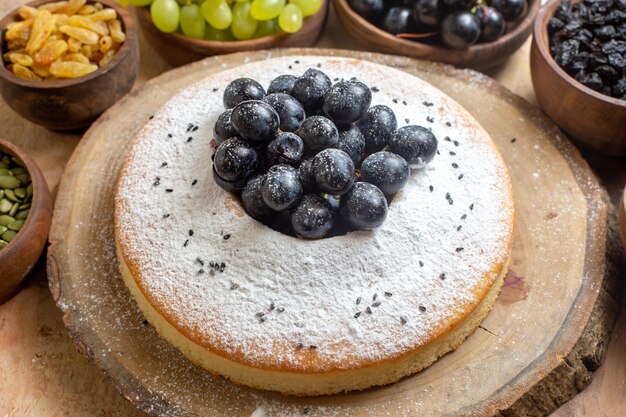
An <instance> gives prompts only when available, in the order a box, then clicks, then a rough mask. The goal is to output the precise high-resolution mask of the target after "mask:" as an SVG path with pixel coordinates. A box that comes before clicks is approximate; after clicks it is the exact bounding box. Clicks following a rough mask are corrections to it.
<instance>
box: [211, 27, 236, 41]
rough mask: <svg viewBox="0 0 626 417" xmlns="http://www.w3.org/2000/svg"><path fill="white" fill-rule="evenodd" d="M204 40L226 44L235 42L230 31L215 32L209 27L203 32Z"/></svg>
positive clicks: (215, 30)
mask: <svg viewBox="0 0 626 417" xmlns="http://www.w3.org/2000/svg"><path fill="white" fill-rule="evenodd" d="M204 39H206V40H207V41H218V42H227V41H232V40H235V38H234V37H233V34H232V33H231V32H230V30H228V29H226V30H217V29H215V28H214V27H212V26H211V25H207V27H206V31H205V32H204Z"/></svg>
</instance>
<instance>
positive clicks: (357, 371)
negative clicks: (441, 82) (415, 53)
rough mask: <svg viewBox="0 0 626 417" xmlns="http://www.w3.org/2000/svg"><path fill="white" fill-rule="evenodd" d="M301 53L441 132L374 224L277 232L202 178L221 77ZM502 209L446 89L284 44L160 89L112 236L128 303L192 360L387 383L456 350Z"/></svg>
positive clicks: (466, 118)
mask: <svg viewBox="0 0 626 417" xmlns="http://www.w3.org/2000/svg"><path fill="white" fill-rule="evenodd" d="M311 67H313V68H320V69H322V70H323V71H324V72H325V73H326V74H328V75H329V76H330V78H331V79H334V80H338V79H350V78H351V77H355V76H356V77H358V79H359V80H361V81H363V82H364V83H366V84H367V85H369V86H370V87H371V88H372V91H373V99H372V105H374V104H385V105H387V106H389V107H391V108H392V109H393V110H394V112H395V114H396V116H397V119H398V126H403V125H406V124H409V123H410V124H418V125H421V126H425V127H427V128H430V129H432V132H433V133H434V134H435V135H436V137H437V138H438V139H439V145H438V151H437V155H436V157H435V158H434V160H433V161H432V162H430V163H429V164H428V166H427V167H425V168H422V169H415V170H412V173H411V175H410V179H409V182H408V184H407V185H406V187H405V188H404V189H403V190H402V191H400V192H398V193H397V194H396V195H395V196H394V198H393V201H392V202H391V204H390V205H389V210H388V215H387V219H386V221H385V223H384V224H382V225H381V226H380V227H378V228H376V229H374V230H371V231H353V232H350V233H347V234H344V235H339V236H333V237H331V238H326V239H319V240H303V239H298V238H296V237H292V236H288V235H286V234H283V233H280V232H279V231H276V230H273V229H272V228H269V227H267V226H266V225H264V224H262V223H260V222H258V221H256V220H254V219H253V218H252V217H250V216H248V215H247V214H246V213H245V211H244V209H243V208H242V206H241V204H240V202H239V200H238V199H237V198H236V197H235V196H233V195H232V194H230V193H228V192H226V191H224V190H223V189H221V188H220V187H219V186H218V185H217V184H216V183H215V182H214V180H213V177H212V159H211V156H212V154H213V153H214V152H215V149H214V146H212V143H211V138H212V128H213V125H214V124H215V121H216V119H217V117H218V116H219V114H220V113H222V111H223V110H224V108H223V104H222V94H223V91H224V89H225V87H226V86H227V85H228V84H229V83H230V82H231V81H232V80H234V79H237V78H240V77H250V78H254V79H256V80H258V81H259V82H260V83H261V84H262V85H265V86H267V85H268V84H269V82H270V81H271V80H272V79H273V78H275V77H277V76H279V75H281V74H294V75H300V74H302V73H303V72H304V71H305V70H307V69H308V68H311ZM513 215H514V214H513V198H512V190H511V184H510V180H509V177H508V173H507V169H506V167H505V165H504V162H503V160H502V158H501V156H500V154H499V153H498V151H497V149H496V148H495V146H494V144H493V142H492V140H491V139H490V137H489V136H488V134H487V133H486V132H485V131H484V129H483V128H482V127H481V126H480V125H479V124H478V123H477V122H476V121H475V120H474V119H473V118H472V117H471V116H470V115H469V114H468V113H467V111H465V110H464V109H463V108H462V107H461V106H459V105H458V104H457V103H456V102H455V101H453V100H452V99H451V98H449V97H447V96H446V95H445V94H443V93H442V92H441V91H439V90H437V89H436V88H434V87H433V86H431V85H429V84H428V83H426V82H424V81H422V80H420V79H418V78H416V77H413V76H411V75H409V74H407V73H404V72H401V71H398V70H395V69H392V68H388V67H384V66H380V65H376V64H373V63H369V62H365V61H360V60H354V59H344V58H336V57H320V56H297V57H283V58H275V59H271V60H265V61H261V62H254V63H249V64H245V65H242V66H240V67H237V68H233V69H229V70H225V71H223V72H220V73H217V74H214V75H211V76H210V77H208V78H206V79H204V80H202V81H200V82H198V83H197V84H194V85H191V86H189V87H187V88H185V89H183V90H182V91H181V92H180V93H178V94H177V95H176V96H174V97H172V98H171V99H170V100H169V101H168V102H167V103H165V105H164V106H163V107H162V108H161V109H160V110H159V111H158V112H157V113H156V114H155V115H154V117H153V118H151V120H150V121H149V122H148V123H147V124H146V125H145V126H144V127H143V129H141V131H140V132H139V133H138V134H137V136H136V137H135V138H134V142H133V144H132V147H131V149H130V151H129V153H128V155H127V156H126V157H125V160H124V164H123V167H122V169H121V171H120V176H119V180H118V185H117V192H116V199H115V237H116V242H115V243H116V251H117V255H118V259H119V262H120V271H121V275H122V277H123V280H124V282H125V284H126V286H127V287H128V289H129V290H130V293H131V294H132V296H133V297H134V299H135V300H136V302H137V305H138V306H139V309H140V310H141V311H142V312H143V314H144V315H145V317H146V319H147V320H148V321H149V322H150V323H151V324H152V325H153V326H154V327H155V328H156V330H157V331H158V332H159V334H160V335H161V336H162V337H163V338H165V339H166V340H167V341H169V342H170V343H171V344H172V345H174V346H175V347H176V348H178V349H179V350H180V351H181V352H182V353H183V354H184V355H185V356H186V357H188V358H189V359H190V360H191V361H193V362H194V363H196V364H197V365H199V366H201V367H203V368H205V369H206V370H207V371H209V372H212V373H214V374H217V375H221V376H224V377H226V378H228V379H230V380H231V381H233V382H235V383H238V384H242V385H246V386H249V387H254V388H258V389H264V390H272V391H279V392H281V393H285V394H292V395H323V394H332V393H337V392H343V391H350V390H360V389H365V388H368V387H372V386H376V385H383V384H388V383H392V382H395V381H397V380H399V379H401V378H402V377H405V376H407V375H410V374H413V373H415V372H417V371H419V370H421V369H423V368H425V367H427V366H429V365H430V364H432V363H433V362H434V361H435V360H437V358H439V357H440V356H442V355H444V354H445V353H447V352H449V351H451V350H453V349H456V348H457V347H458V346H459V345H460V344H461V343H462V341H463V340H464V339H465V338H466V337H467V336H468V335H470V334H471V333H472V332H473V331H474V329H475V328H476V327H477V326H478V325H479V324H480V322H481V321H482V320H483V318H484V317H485V316H486V315H487V313H488V312H489V311H490V309H491V308H492V306H493V304H494V303H495V301H496V298H497V295H498V292H499V290H500V288H501V286H502V283H503V278H504V275H505V273H506V270H507V266H508V262H509V259H510V252H511V244H512V235H513Z"/></svg>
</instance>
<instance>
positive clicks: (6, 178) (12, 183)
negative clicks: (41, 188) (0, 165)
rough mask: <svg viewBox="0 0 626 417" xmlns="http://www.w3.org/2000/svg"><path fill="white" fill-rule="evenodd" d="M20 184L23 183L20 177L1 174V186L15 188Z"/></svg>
mask: <svg viewBox="0 0 626 417" xmlns="http://www.w3.org/2000/svg"><path fill="white" fill-rule="evenodd" d="M20 185H22V183H21V182H20V180H19V179H17V178H15V177H12V176H10V175H2V176H0V187H2V188H4V189H5V190H6V189H7V188H9V189H11V190H12V189H14V188H17V187H19V186H20Z"/></svg>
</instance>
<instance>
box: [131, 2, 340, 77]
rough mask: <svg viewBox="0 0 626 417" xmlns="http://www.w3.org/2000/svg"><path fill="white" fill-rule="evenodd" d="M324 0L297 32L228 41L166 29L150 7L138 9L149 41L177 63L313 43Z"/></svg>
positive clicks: (323, 15) (323, 12)
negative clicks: (155, 21)
mask: <svg viewBox="0 0 626 417" xmlns="http://www.w3.org/2000/svg"><path fill="white" fill-rule="evenodd" d="M323 1H324V4H323V5H322V7H321V8H320V10H318V11H317V13H315V14H314V15H313V16H310V17H307V18H305V19H304V23H303V25H302V28H301V29H300V30H299V31H298V32H296V33H293V34H287V33H284V32H282V33H277V34H275V35H270V36H264V37H261V38H256V39H249V40H242V41H226V42H219V41H209V40H204V39H193V38H189V37H187V36H184V35H182V34H180V33H176V32H173V33H163V32H161V31H160V30H158V29H157V28H156V26H154V24H153V23H152V20H151V18H150V12H149V10H148V8H147V7H140V8H136V9H135V10H136V16H137V21H138V23H139V26H140V27H141V29H142V30H143V32H144V34H145V36H146V38H147V40H148V42H150V44H151V45H152V47H153V48H154V49H155V50H156V51H157V52H158V53H159V54H160V55H161V56H162V57H163V59H165V60H166V61H167V62H168V63H170V64H171V65H173V66H176V67H178V66H181V65H185V64H189V63H191V62H194V61H198V60H200V59H203V58H206V57H207V56H213V55H221V54H229V53H232V52H241V51H258V50H261V49H268V48H286V47H295V46H311V45H313V44H314V43H315V41H316V40H317V39H318V38H319V37H320V34H321V33H322V30H323V29H324V25H325V23H326V16H327V14H328V3H329V1H330V0H323Z"/></svg>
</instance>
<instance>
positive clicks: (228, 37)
mask: <svg viewBox="0 0 626 417" xmlns="http://www.w3.org/2000/svg"><path fill="white" fill-rule="evenodd" d="M124 1H127V2H128V3H129V5H131V6H135V7H136V8H137V21H138V22H139V26H140V27H141V28H142V30H143V32H144V34H145V35H146V38H147V39H148V42H150V44H151V45H152V47H153V48H154V49H155V50H156V51H157V52H158V53H159V54H160V55H161V56H162V57H163V58H164V59H165V60H166V61H167V62H168V63H169V64H170V65H173V66H180V65H184V64H188V63H190V62H193V61H197V60H200V59H202V58H205V57H207V56H212V55H220V54H227V53H232V52H241V51H254V50H259V49H267V48H278V47H294V46H300V47H305V46H311V45H312V44H313V43H315V41H316V40H317V38H318V37H319V35H320V34H321V31H322V29H323V27H324V23H325V21H326V15H327V13H328V1H329V0H124Z"/></svg>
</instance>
